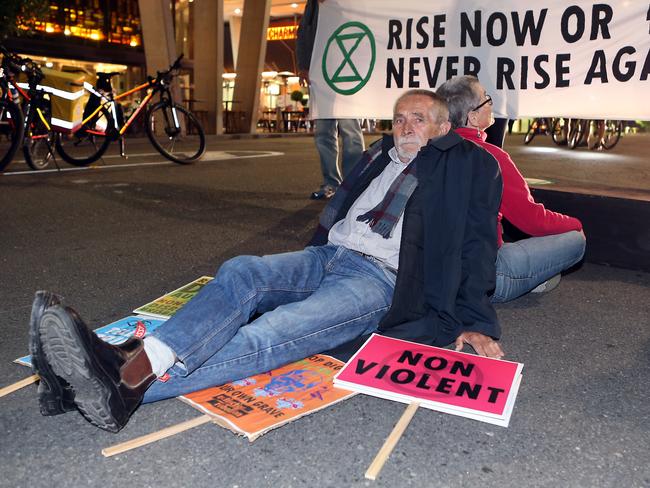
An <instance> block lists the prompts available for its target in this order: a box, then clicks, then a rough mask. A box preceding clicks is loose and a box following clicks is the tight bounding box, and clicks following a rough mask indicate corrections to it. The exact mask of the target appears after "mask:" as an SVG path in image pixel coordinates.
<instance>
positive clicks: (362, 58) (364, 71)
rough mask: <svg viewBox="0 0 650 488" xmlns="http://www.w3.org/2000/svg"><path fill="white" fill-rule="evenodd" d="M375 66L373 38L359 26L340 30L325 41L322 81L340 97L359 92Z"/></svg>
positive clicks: (370, 33) (345, 27)
mask: <svg viewBox="0 0 650 488" xmlns="http://www.w3.org/2000/svg"><path fill="white" fill-rule="evenodd" d="M374 66H375V38H374V37H373V35H372V32H370V29H368V27H367V26H365V25H363V24H362V23H361V22H348V23H346V24H343V25H342V26H340V27H339V28H338V29H336V31H334V33H333V34H332V35H331V36H330V38H329V39H328V40H327V45H326V46H325V52H324V53H323V78H324V80H325V82H326V83H327V84H328V85H329V87H330V88H331V89H332V90H334V91H335V92H336V93H340V94H341V95H352V94H354V93H356V92H358V91H359V90H361V89H362V88H363V87H364V85H365V84H366V83H368V80H369V79H370V76H371V75H372V69H373V68H374Z"/></svg>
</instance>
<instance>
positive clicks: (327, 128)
mask: <svg viewBox="0 0 650 488" xmlns="http://www.w3.org/2000/svg"><path fill="white" fill-rule="evenodd" d="M315 123H316V127H315V128H314V143H315V144H316V150H317V151H318V155H319V156H320V166H321V170H322V172H323V185H329V186H331V187H332V188H334V189H335V190H336V189H337V188H338V187H339V185H340V184H341V181H342V178H341V172H340V171H339V167H338V157H339V143H338V134H341V144H342V146H343V161H342V163H341V164H342V167H343V177H344V178H345V177H346V176H347V175H348V173H350V170H351V169H352V168H353V167H354V165H355V164H356V163H357V161H359V158H361V155H362V154H363V151H364V142H363V133H362V132H361V125H360V124H359V120H358V119H317V120H316V121H315Z"/></svg>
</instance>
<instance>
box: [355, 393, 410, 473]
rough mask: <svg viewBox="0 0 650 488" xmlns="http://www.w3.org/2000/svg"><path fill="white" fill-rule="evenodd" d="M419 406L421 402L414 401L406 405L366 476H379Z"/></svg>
mask: <svg viewBox="0 0 650 488" xmlns="http://www.w3.org/2000/svg"><path fill="white" fill-rule="evenodd" d="M419 406H420V404H419V403H418V402H412V403H409V406H408V407H406V410H404V413H403V414H402V416H401V417H400V419H399V420H398V421H397V423H396V424H395V427H393V431H392V432H391V433H390V435H389V436H388V437H387V438H386V440H385V441H384V445H383V446H381V449H380V450H379V452H378V453H377V455H376V456H375V459H374V460H373V461H372V464H370V467H369V468H368V471H366V478H368V479H369V480H373V481H374V480H375V479H376V478H377V476H379V472H380V471H381V468H383V467H384V463H385V462H386V460H387V459H388V456H390V453H391V452H393V449H394V448H395V446H396V445H397V442H398V441H399V440H400V438H401V437H402V434H404V431H405V430H406V428H407V427H408V425H409V423H410V422H411V419H412V418H413V415H415V412H416V411H417V409H418V407H419Z"/></svg>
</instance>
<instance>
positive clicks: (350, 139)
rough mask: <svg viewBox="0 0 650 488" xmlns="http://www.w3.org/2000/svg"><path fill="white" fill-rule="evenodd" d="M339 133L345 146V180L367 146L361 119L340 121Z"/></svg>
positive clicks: (343, 165)
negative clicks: (364, 140)
mask: <svg viewBox="0 0 650 488" xmlns="http://www.w3.org/2000/svg"><path fill="white" fill-rule="evenodd" d="M339 133H340V134H341V144H342V145H343V161H342V169H343V178H345V177H346V176H347V175H348V174H349V173H350V171H351V170H352V168H354V165H355V164H357V162H358V161H359V159H360V158H361V155H362V154H363V151H364V148H365V144H364V142H363V132H362V131H361V124H360V123H359V119H339Z"/></svg>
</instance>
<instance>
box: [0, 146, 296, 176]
mask: <svg viewBox="0 0 650 488" xmlns="http://www.w3.org/2000/svg"><path fill="white" fill-rule="evenodd" d="M233 152H237V153H250V154H245V155H243V156H242V155H234V154H231V153H230V152H229V151H206V152H205V154H204V155H203V157H202V158H201V159H200V160H198V161H197V162H196V163H197V164H203V163H210V162H214V161H226V160H230V159H251V158H268V157H272V156H283V155H284V153H283V152H280V151H233ZM136 156H140V157H143V156H160V154H159V153H139V154H129V157H136ZM119 157H121V156H120V155H119V154H116V155H110V156H104V159H114V158H119ZM100 161H101V160H100ZM170 164H177V163H174V162H173V161H169V160H167V159H165V160H163V161H152V162H148V163H123V164H110V165H102V164H101V163H100V164H98V163H93V164H92V165H90V166H73V167H70V168H60V169H56V168H52V169H42V170H40V171H34V170H29V171H12V172H9V173H2V175H3V176H12V175H33V174H45V173H57V172H62V173H63V172H67V171H84V170H99V169H112V168H128V167H131V166H133V167H135V166H161V165H170Z"/></svg>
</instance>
